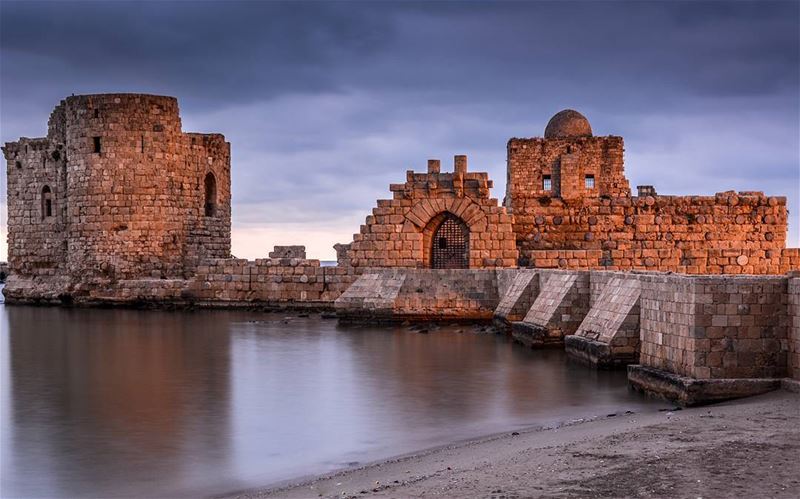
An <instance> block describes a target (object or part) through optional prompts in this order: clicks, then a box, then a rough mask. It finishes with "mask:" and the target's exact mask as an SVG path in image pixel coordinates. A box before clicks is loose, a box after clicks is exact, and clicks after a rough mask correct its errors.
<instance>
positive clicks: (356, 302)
mask: <svg viewBox="0 0 800 499" xmlns="http://www.w3.org/2000/svg"><path fill="white" fill-rule="evenodd" d="M405 280H406V274H405V273H403V272H397V271H392V270H385V271H379V272H368V273H364V274H362V275H361V276H360V277H359V278H358V279H356V281H355V282H354V283H353V284H351V285H350V287H349V288H347V290H346V291H345V292H344V293H342V295H341V296H340V297H339V298H337V299H336V301H335V302H334V306H335V308H336V313H337V315H340V316H346V317H353V318H355V317H362V316H363V317H384V318H387V319H388V318H391V317H392V315H393V312H394V303H395V301H396V300H397V295H398V294H399V293H400V290H401V289H402V287H403V283H405Z"/></svg>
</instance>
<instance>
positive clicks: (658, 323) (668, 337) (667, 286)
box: [640, 274, 789, 379]
mask: <svg viewBox="0 0 800 499" xmlns="http://www.w3.org/2000/svg"><path fill="white" fill-rule="evenodd" d="M641 280H642V295H641V326H640V328H641V330H640V338H641V354H640V363H641V364H642V365H643V366H646V367H652V368H657V369H661V370H664V371H667V372H670V373H674V374H678V375H681V376H688V377H692V378H696V379H724V378H774V377H781V376H785V375H786V373H787V351H788V341H787V338H788V323H789V312H788V308H787V303H788V295H787V279H786V278H785V277H783V276H774V277H772V276H770V277H756V276H747V277H745V276H742V277H735V278H734V277H726V276H716V277H712V276H702V277H701V276H694V277H692V276H676V275H658V274H653V275H650V274H647V275H643V276H642V277H641Z"/></svg>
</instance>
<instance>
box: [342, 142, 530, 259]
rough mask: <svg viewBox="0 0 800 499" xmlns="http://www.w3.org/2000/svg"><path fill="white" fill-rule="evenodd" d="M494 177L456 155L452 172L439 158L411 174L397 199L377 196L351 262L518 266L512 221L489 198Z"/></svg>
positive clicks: (356, 238) (351, 252) (351, 251)
mask: <svg viewBox="0 0 800 499" xmlns="http://www.w3.org/2000/svg"><path fill="white" fill-rule="evenodd" d="M491 187H492V181H491V180H489V175H488V174H487V173H484V172H474V173H473V172H468V171H467V157H466V156H456V157H455V165H454V170H453V172H452V173H442V172H441V166H440V162H439V161H438V160H429V161H428V171H427V173H415V172H413V171H408V172H407V173H406V183H405V184H392V185H391V186H390V190H391V191H392V193H393V198H392V199H381V200H378V206H377V207H376V208H374V209H373V210H372V215H370V216H368V217H367V219H366V223H365V224H364V225H362V226H361V232H360V233H359V234H356V235H355V236H353V243H352V245H351V246H350V249H349V251H348V255H347V261H348V263H349V264H350V265H352V266H354V267H361V268H363V267H411V268H418V267H419V268H432V269H467V268H473V269H474V268H495V267H515V266H516V264H517V257H518V253H517V248H516V244H515V240H514V233H513V219H512V218H511V217H510V216H509V215H508V213H506V209H505V208H504V207H502V206H499V205H498V202H497V199H492V198H490V197H489V189H490V188H491Z"/></svg>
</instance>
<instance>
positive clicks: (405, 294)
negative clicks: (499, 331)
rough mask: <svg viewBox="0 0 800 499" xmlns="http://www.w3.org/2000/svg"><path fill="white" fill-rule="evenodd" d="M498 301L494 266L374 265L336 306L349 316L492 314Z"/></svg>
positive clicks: (482, 317)
mask: <svg viewBox="0 0 800 499" xmlns="http://www.w3.org/2000/svg"><path fill="white" fill-rule="evenodd" d="M499 301H500V299H499V295H498V290H497V272H496V271H495V270H493V269H475V270H468V269H458V270H438V269H437V270H434V269H374V270H372V269H370V270H367V271H365V272H364V273H363V274H362V275H361V277H359V278H358V279H357V280H356V281H355V282H354V283H353V285H351V286H350V288H349V289H348V290H347V291H345V292H344V293H343V294H342V296H340V297H339V298H338V299H337V300H336V302H335V304H334V306H335V307H336V314H337V315H338V316H339V318H341V319H345V320H376V319H377V320H389V321H398V320H406V319H408V320H490V319H491V318H492V314H493V313H494V311H495V309H496V308H497V304H498V303H499Z"/></svg>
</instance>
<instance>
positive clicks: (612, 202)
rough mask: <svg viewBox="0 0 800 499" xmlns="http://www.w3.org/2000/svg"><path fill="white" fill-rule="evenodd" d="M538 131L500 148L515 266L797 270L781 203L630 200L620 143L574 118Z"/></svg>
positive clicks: (733, 195)
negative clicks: (503, 155)
mask: <svg viewBox="0 0 800 499" xmlns="http://www.w3.org/2000/svg"><path fill="white" fill-rule="evenodd" d="M564 113H567V118H566V121H564V118H563V117H561V118H559V115H561V114H564ZM554 123H555V125H556V127H555V128H556V129H555V133H552V131H553V126H552V125H553V124H554ZM547 130H548V131H550V137H546V138H531V139H517V138H515V139H511V140H510V141H509V143H508V185H507V191H506V199H505V202H504V204H505V206H506V207H507V208H508V209H509V210H510V212H511V213H512V214H513V215H514V233H515V235H516V240H517V247H518V249H519V252H520V264H521V265H522V266H531V267H537V268H568V269H605V270H653V271H673V272H681V273H689V274H722V273H725V274H780V273H785V272H786V271H787V270H789V269H792V268H797V266H798V265H800V258H798V257H797V254H796V250H792V251H790V252H785V251H784V249H785V245H786V232H787V215H788V212H787V209H786V198H785V197H775V196H765V195H764V194H763V193H761V192H749V191H748V192H738V193H737V192H734V191H728V192H721V193H717V194H716V195H714V196H661V195H658V194H657V193H656V192H655V189H653V188H652V187H650V186H643V187H642V188H640V189H639V192H640V195H639V196H631V192H630V187H629V185H628V181H627V179H626V178H625V174H624V165H623V152H624V148H623V141H622V138H621V137H615V136H608V137H593V136H592V135H591V127H590V126H589V123H588V121H587V120H586V119H585V118H584V117H583V116H581V115H580V114H579V113H576V112H574V111H569V112H562V113H559V114H558V115H556V116H555V117H554V118H553V120H551V123H549V124H548V128H547ZM546 135H547V134H546ZM548 184H549V185H548ZM547 187H549V188H547Z"/></svg>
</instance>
